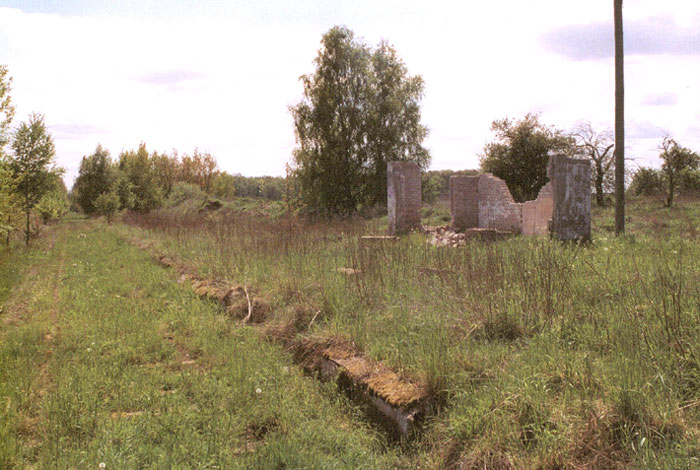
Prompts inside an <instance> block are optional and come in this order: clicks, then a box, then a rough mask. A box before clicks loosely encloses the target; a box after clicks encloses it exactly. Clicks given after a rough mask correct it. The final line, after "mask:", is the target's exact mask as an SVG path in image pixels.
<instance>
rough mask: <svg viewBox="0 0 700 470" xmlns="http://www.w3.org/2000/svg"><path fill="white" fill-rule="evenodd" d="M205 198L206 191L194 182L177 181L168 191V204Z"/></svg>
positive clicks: (175, 204)
mask: <svg viewBox="0 0 700 470" xmlns="http://www.w3.org/2000/svg"><path fill="white" fill-rule="evenodd" d="M206 198H207V195H206V193H205V192H204V191H202V189H201V188H200V187H199V186H197V185H196V184H193V183H185V182H184V181H178V182H177V183H175V184H174V185H173V189H172V191H171V192H170V197H169V198H168V206H171V207H172V206H177V205H179V204H182V203H183V202H185V201H190V200H195V201H198V202H203V201H204V200H205V199H206Z"/></svg>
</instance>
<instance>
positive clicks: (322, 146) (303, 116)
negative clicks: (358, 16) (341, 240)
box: [290, 27, 430, 214]
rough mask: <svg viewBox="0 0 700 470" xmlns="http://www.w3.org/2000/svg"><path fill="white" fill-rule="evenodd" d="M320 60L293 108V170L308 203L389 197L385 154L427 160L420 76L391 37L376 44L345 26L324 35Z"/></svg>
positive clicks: (319, 208)
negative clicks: (409, 69)
mask: <svg viewBox="0 0 700 470" xmlns="http://www.w3.org/2000/svg"><path fill="white" fill-rule="evenodd" d="M315 63H316V71H315V72H314V73H313V74H312V75H304V76H302V77H301V81H302V83H303V86H304V98H303V99H302V101H301V102H300V103H299V104H297V105H296V106H293V107H291V108H290V111H291V112H292V115H293V117H294V131H295V136H296V143H297V147H296V149H295V150H294V165H293V168H292V171H293V177H294V178H295V179H296V181H297V184H298V185H299V187H300V193H299V198H300V202H301V205H302V206H303V207H305V208H306V209H307V210H309V211H312V212H317V213H322V214H349V213H352V212H355V211H356V210H358V209H360V208H362V207H371V206H373V205H374V204H376V203H378V202H383V201H384V200H385V197H386V163H387V162H388V161H414V162H416V163H418V164H419V165H420V166H421V167H423V168H425V167H426V166H427V165H428V163H429V162H430V154H429V153H428V151H427V150H426V149H425V148H424V147H422V142H423V139H424V138H425V137H426V135H427V133H428V131H427V129H426V128H425V127H424V126H423V125H421V124H420V106H419V104H420V100H421V98H422V94H423V81H422V79H421V78H420V77H419V76H409V75H408V72H407V70H406V67H405V65H404V64H403V62H402V61H401V60H400V58H399V57H398V55H397V54H396V51H395V50H394V49H393V48H392V47H391V46H389V45H388V44H387V43H385V42H382V43H380V44H379V46H378V47H377V48H376V49H375V50H372V49H370V48H369V47H368V46H367V45H365V44H364V43H362V42H361V41H360V40H358V39H356V38H355V36H354V34H353V32H352V31H350V30H349V29H347V28H343V27H334V28H332V29H331V30H330V31H328V32H327V33H326V34H325V35H324V36H323V38H322V40H321V49H320V50H319V53H318V56H317V57H316V59H315Z"/></svg>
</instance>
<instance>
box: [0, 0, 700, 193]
mask: <svg viewBox="0 0 700 470" xmlns="http://www.w3.org/2000/svg"><path fill="white" fill-rule="evenodd" d="M612 16H613V2H612V1H610V0H589V1H586V2H581V1H562V0H531V1H527V2H524V1H522V0H500V1H497V2H483V1H478V2H477V1H440V0H433V1H431V2H426V1H423V0H400V1H395V0H373V1H366V0H352V1H345V0H335V1H331V0H296V1H281V0H278V1H265V0H236V1H223V0H198V1H194V0H182V1H166V0H157V1H156V0H154V1H145V0H140V1H137V0H112V1H107V0H105V1H87V0H44V1H35V0H0V64H5V65H7V66H8V69H9V73H10V75H11V76H12V77H13V83H12V91H11V96H12V100H13V103H14V104H15V106H16V111H17V112H16V115H15V121H14V124H15V125H17V124H19V123H20V122H21V121H26V120H27V119H28V116H29V114H30V113H33V112H36V113H41V114H43V115H44V116H45V119H46V123H47V125H48V127H49V130H50V132H51V133H52V135H53V138H54V141H55V144H56V159H57V163H58V164H59V165H60V166H62V167H64V168H65V169H66V176H65V178H66V181H67V183H68V185H69V186H70V185H71V184H72V181H73V179H74V178H75V176H77V173H78V168H79V165H80V160H81V158H82V157H83V156H84V155H89V154H91V153H93V152H94V150H95V147H96V146H97V144H98V143H99V144H101V145H102V146H103V147H106V148H107V149H109V151H110V152H111V155H112V157H114V158H117V157H118V155H119V153H120V152H121V151H122V150H128V149H135V148H137V147H138V145H139V143H140V142H145V143H146V145H147V148H148V149H149V151H153V150H156V151H158V152H172V151H173V150H177V151H178V152H179V153H180V154H183V153H191V152H192V151H193V150H194V149H195V148H198V149H199V150H200V151H204V152H209V153H211V154H212V155H213V156H214V157H216V159H217V161H218V163H219V167H220V168H221V169H222V170H226V171H228V172H229V173H241V174H243V175H248V176H258V175H283V174H284V172H285V164H287V163H290V162H291V155H292V149H293V148H294V145H295V142H294V132H293V120H292V116H291V114H290V113H289V106H292V105H295V104H297V103H298V102H299V101H300V100H301V98H302V85H301V82H300V81H299V77H300V76H302V75H304V74H311V73H313V71H314V64H313V60H314V58H315V57H316V55H317V53H318V49H319V46H320V40H321V37H322V35H323V34H324V33H325V32H327V31H328V30H329V29H330V28H332V27H333V26H336V25H342V26H347V27H348V28H350V29H351V30H353V31H354V33H355V35H356V36H357V37H359V38H361V39H362V40H363V41H364V42H366V43H367V44H369V45H376V44H378V43H379V41H380V40H382V39H385V40H387V41H388V42H389V43H391V44H392V45H393V46H394V47H395V48H396V50H397V51H398V54H399V56H400V57H401V58H402V59H403V61H404V62H405V65H406V67H407V69H408V71H409V73H410V74H412V75H421V76H422V77H423V79H424V81H425V95H424V98H423V101H422V123H423V124H424V125H426V126H427V127H428V128H429V129H430V134H429V136H428V138H427V139H426V140H425V142H424V144H425V146H426V147H427V148H428V149H429V150H430V152H431V155H432V164H431V168H432V169H454V170H460V169H468V168H477V167H478V165H479V154H480V153H481V152H482V150H483V148H484V145H485V144H486V143H488V142H490V141H492V140H493V138H494V136H493V133H492V132H491V123H492V122H493V121H494V120H499V119H503V118H506V117H508V118H511V119H520V118H522V117H523V116H525V114H527V113H539V114H540V121H541V122H542V123H544V124H546V125H550V126H556V127H557V128H560V129H562V130H570V129H572V128H573V127H574V126H575V125H576V124H577V123H579V122H581V121H587V122H590V123H591V124H592V126H593V127H594V128H595V129H596V130H599V131H604V130H606V129H612V128H613V126H614V57H613V45H614V39H613V25H612ZM623 16H624V22H625V26H624V31H625V54H626V57H625V94H626V130H625V132H626V156H627V157H629V158H630V159H631V161H630V163H629V164H628V166H630V167H632V168H635V167H638V166H642V165H643V166H648V165H651V166H659V164H660V161H659V159H658V153H659V151H658V146H659V144H660V142H661V139H662V138H663V136H665V135H669V136H671V137H673V138H674V139H676V140H677V141H678V142H679V143H680V144H681V145H683V146H685V147H688V148H691V149H693V150H695V151H700V2H698V1H697V0H665V1H664V2H659V1H658V0H627V1H625V3H624V13H623Z"/></svg>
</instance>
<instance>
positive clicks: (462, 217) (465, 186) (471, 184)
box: [450, 175, 479, 231]
mask: <svg viewBox="0 0 700 470" xmlns="http://www.w3.org/2000/svg"><path fill="white" fill-rule="evenodd" d="M450 211H451V213H452V228H453V229H454V230H457V231H462V230H466V229H468V228H476V227H478V226H479V177H478V176H466V175H455V176H451V177H450Z"/></svg>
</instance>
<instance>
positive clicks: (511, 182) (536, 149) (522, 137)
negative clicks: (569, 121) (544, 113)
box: [480, 114, 576, 202]
mask: <svg viewBox="0 0 700 470" xmlns="http://www.w3.org/2000/svg"><path fill="white" fill-rule="evenodd" d="M491 130H492V131H494V133H495V134H496V140H495V141H494V142H491V143H488V144H486V146H485V147H484V150H483V154H481V155H480V161H481V169H482V171H485V172H489V173H493V174H494V175H495V176H497V177H499V178H501V179H503V180H504V181H505V182H506V184H507V185H508V189H509V190H510V193H511V194H512V195H513V198H514V199H515V200H516V201H518V202H522V201H528V200H532V199H535V198H536V197H537V194H538V193H539V191H540V189H541V188H542V186H544V185H545V184H546V183H547V163H548V161H549V153H550V152H551V153H564V154H569V155H574V154H575V153H576V151H575V148H574V141H573V138H572V137H570V136H568V135H566V134H565V133H564V132H563V131H561V130H559V129H556V128H554V127H549V126H546V125H544V124H541V123H540V122H539V116H538V115H536V114H527V115H525V117H524V118H523V119H521V120H520V121H513V120H510V119H508V118H505V119H502V120H500V121H494V122H493V123H492V124H491Z"/></svg>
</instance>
